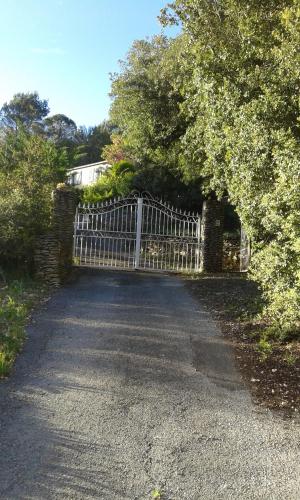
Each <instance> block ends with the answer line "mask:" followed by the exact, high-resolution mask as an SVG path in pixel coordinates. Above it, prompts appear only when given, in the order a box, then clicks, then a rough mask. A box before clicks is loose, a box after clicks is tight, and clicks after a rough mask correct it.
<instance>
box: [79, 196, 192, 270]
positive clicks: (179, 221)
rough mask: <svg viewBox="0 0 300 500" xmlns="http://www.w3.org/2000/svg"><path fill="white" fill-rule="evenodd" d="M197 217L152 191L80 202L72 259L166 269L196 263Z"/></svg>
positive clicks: (186, 267) (91, 263)
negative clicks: (152, 193)
mask: <svg viewBox="0 0 300 500" xmlns="http://www.w3.org/2000/svg"><path fill="white" fill-rule="evenodd" d="M200 245H201V220H200V217H199V215H198V214H190V213H188V214H187V213H185V212H184V213H183V212H181V211H177V210H175V209H174V208H173V207H170V206H169V205H167V204H165V203H163V202H161V201H157V200H155V199H153V198H152V197H151V196H150V195H143V196H142V195H134V194H133V195H130V196H128V197H126V198H122V199H114V200H110V201H108V202H104V203H101V204H100V203H97V204H92V203H89V204H79V205H78V208H77V212H76V219H75V231H74V262H75V264H76V265H79V266H87V267H107V268H115V267H117V268H123V269H124V268H125V269H128V268H129V269H149V270H165V271H197V270H199V268H200Z"/></svg>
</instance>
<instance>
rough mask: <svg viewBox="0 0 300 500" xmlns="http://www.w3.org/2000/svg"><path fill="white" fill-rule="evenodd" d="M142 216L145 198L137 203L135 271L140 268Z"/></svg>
mask: <svg viewBox="0 0 300 500" xmlns="http://www.w3.org/2000/svg"><path fill="white" fill-rule="evenodd" d="M142 214H143V198H138V201H137V223H136V244H135V263H134V268H135V269H138V268H139V267H140V253H141V234H142Z"/></svg>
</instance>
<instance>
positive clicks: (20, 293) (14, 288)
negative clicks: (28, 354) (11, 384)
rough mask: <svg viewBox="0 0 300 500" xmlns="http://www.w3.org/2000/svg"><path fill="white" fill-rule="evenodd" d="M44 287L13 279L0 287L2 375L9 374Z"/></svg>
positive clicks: (0, 365) (0, 358) (0, 364)
mask: <svg viewBox="0 0 300 500" xmlns="http://www.w3.org/2000/svg"><path fill="white" fill-rule="evenodd" d="M41 293H42V288H41V286H40V285H37V284H36V283H34V282H30V281H20V280H14V281H11V282H10V283H9V284H8V285H6V286H5V287H4V288H2V289H1V288H0V377H3V376H7V375H8V374H9V372H10V370H11V367H12V364H13V362H14V360H15V357H16V355H17V354H18V352H20V350H21V348H22V345H23V342H24V339H25V330H24V328H25V324H26V321H27V317H28V314H29V312H30V309H31V308H32V307H33V305H34V304H35V303H36V301H37V300H38V298H39V296H40V295H41Z"/></svg>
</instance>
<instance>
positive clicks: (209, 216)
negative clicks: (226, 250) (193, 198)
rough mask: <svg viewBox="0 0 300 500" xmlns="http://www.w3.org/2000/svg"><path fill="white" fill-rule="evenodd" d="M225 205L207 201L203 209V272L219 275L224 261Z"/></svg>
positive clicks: (215, 201)
mask: <svg viewBox="0 0 300 500" xmlns="http://www.w3.org/2000/svg"><path fill="white" fill-rule="evenodd" d="M223 229H224V203H223V202H220V201H217V200H213V199H210V200H206V201H204V203H203V209H202V238H201V239H202V251H201V254H202V255H201V257H202V258H201V271H202V272H206V273H218V272H221V271H222V261H223Z"/></svg>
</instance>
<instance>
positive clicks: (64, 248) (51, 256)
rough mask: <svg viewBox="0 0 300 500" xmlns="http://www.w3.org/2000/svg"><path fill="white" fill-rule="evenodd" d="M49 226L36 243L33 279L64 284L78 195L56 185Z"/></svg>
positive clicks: (71, 249)
mask: <svg viewBox="0 0 300 500" xmlns="http://www.w3.org/2000/svg"><path fill="white" fill-rule="evenodd" d="M52 201H53V207H52V216H51V226H50V228H49V231H48V233H47V234H45V235H41V236H40V238H39V239H38V241H37V246H36V252H35V270H36V276H37V277H38V278H40V279H41V280H43V281H45V282H46V283H48V284H50V285H51V286H59V285H60V284H62V283H64V282H65V281H66V280H67V278H68V276H69V275H70V273H71V270H72V264H73V262H72V258H73V232H74V219H75V211H76V205H77V201H78V195H77V193H76V192H75V191H74V189H72V188H70V187H68V186H66V185H65V184H59V185H58V186H57V188H56V189H55V190H54V191H53V193H52Z"/></svg>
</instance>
